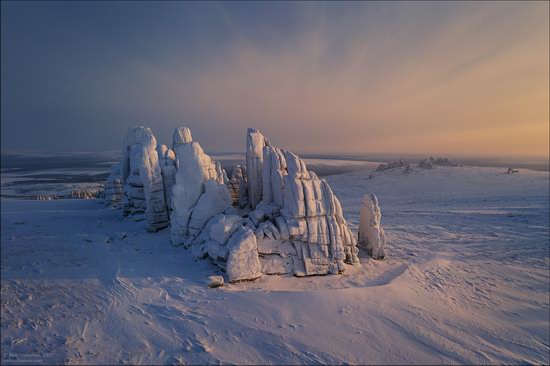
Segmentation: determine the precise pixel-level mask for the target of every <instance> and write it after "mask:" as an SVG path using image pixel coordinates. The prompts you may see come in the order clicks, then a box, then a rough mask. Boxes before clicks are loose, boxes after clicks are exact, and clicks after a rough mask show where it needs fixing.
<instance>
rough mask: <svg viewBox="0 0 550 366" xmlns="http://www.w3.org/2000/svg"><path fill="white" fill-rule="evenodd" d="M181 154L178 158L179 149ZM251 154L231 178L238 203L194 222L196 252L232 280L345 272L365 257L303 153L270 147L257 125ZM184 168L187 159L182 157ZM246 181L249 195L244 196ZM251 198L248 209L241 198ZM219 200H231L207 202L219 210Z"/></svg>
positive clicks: (249, 149)
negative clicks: (264, 274)
mask: <svg viewBox="0 0 550 366" xmlns="http://www.w3.org/2000/svg"><path fill="white" fill-rule="evenodd" d="M176 155H177V156H178V158H179V156H180V153H179V152H176ZM246 157H247V169H246V170H244V169H242V168H240V169H239V168H237V169H235V170H234V173H233V174H232V178H231V179H229V182H227V186H228V187H229V191H231V192H232V196H230V200H229V202H231V203H233V205H235V203H236V201H237V204H236V206H239V207H238V208H236V207H233V208H226V209H225V210H224V212H223V214H222V213H221V211H220V213H219V214H218V215H215V216H213V217H212V218H211V219H210V220H209V221H208V222H207V223H206V224H203V221H204V220H203V221H201V223H200V225H194V224H191V225H188V226H189V232H190V233H191V231H192V230H198V227H199V226H201V225H203V228H202V229H201V230H200V232H198V231H195V232H194V239H193V240H192V245H193V253H194V254H195V256H196V257H201V256H203V255H204V253H207V255H208V256H209V257H210V258H211V259H212V260H213V261H214V263H216V264H217V265H218V266H220V268H221V269H222V270H224V269H225V270H226V271H227V273H228V275H229V277H230V280H231V281H239V280H243V279H254V278H257V277H258V276H259V275H260V273H262V272H263V273H266V274H286V273H291V274H294V275H296V276H308V275H320V274H328V273H333V274H336V273H340V272H342V271H344V270H345V263H348V264H353V263H358V262H359V258H358V256H357V254H358V249H357V245H356V241H355V238H354V235H353V234H352V233H351V230H350V229H349V227H348V225H347V223H346V220H345V219H344V217H343V213H342V207H341V206H340V202H339V201H338V199H337V198H336V196H335V195H334V193H333V192H332V190H331V189H330V187H329V185H328V183H327V182H326V181H325V180H324V179H319V178H318V177H317V175H316V174H315V173H313V172H310V171H308V170H307V167H306V165H305V163H304V161H303V160H302V159H300V158H299V157H298V156H297V155H295V154H293V153H291V152H289V151H285V150H282V149H278V148H276V147H273V146H270V144H269V143H268V142H267V139H266V138H264V137H263V135H262V134H261V133H260V132H259V131H258V130H256V129H248V134H247V154H246ZM182 168H185V164H184V163H182V162H180V170H181V169H182ZM179 174H180V171H178V175H179ZM241 176H242V178H241ZM243 182H246V183H247V185H246V188H247V190H248V195H244V194H243V191H244V189H243V188H244V184H243ZM237 183H239V194H237V192H236V191H237ZM208 184H209V185H213V183H208ZM220 186H221V185H220ZM184 187H185V188H187V185H185V186H184ZM176 188H177V185H176ZM174 192H176V189H175V190H174ZM223 195H225V194H223ZM246 196H247V197H248V201H249V202H248V203H249V206H248V207H246V208H245V207H244V206H243V205H242V203H243V201H241V199H243V197H246ZM174 202H175V201H174ZM214 202H216V204H217V205H219V206H218V210H221V209H222V208H223V206H224V205H227V204H228V201H227V197H226V198H220V197H218V198H215V199H213V200H212V203H210V204H208V205H205V207H213V206H214ZM197 206H199V205H198V204H197ZM230 210H232V211H230ZM247 210H251V211H247ZM208 214H214V211H212V212H208ZM237 214H238V215H237ZM205 216H208V215H205ZM172 225H174V220H172ZM205 232H208V235H205ZM226 242H227V244H226Z"/></svg>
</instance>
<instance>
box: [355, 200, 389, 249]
mask: <svg viewBox="0 0 550 366" xmlns="http://www.w3.org/2000/svg"><path fill="white" fill-rule="evenodd" d="M381 219H382V213H381V212H380V207H379V206H378V199H377V198H376V195H374V194H366V195H365V196H364V197H363V201H362V204H361V211H360V213H359V237H358V245H359V246H360V247H363V248H365V249H366V250H367V254H368V255H370V256H371V257H372V258H374V259H382V258H384V257H385V256H386V253H385V251H384V248H385V246H386V235H385V233H384V229H382V227H380V220H381Z"/></svg>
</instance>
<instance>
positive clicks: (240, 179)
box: [227, 165, 248, 208]
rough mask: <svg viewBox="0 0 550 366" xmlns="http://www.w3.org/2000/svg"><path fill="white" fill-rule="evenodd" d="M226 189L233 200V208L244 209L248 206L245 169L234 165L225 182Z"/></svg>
mask: <svg viewBox="0 0 550 366" xmlns="http://www.w3.org/2000/svg"><path fill="white" fill-rule="evenodd" d="M227 188H228V189H229V193H230V194H231V199H232V200H233V206H238V207H240V208H244V207H245V206H246V205H248V188H247V181H246V167H243V166H240V165H236V166H235V167H234V168H233V171H232V172H231V178H229V180H228V182H227Z"/></svg>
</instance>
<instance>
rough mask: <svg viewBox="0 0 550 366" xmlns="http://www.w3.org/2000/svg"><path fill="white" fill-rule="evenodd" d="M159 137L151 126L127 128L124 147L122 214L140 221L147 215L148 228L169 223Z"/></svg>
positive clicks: (162, 226)
mask: <svg viewBox="0 0 550 366" xmlns="http://www.w3.org/2000/svg"><path fill="white" fill-rule="evenodd" d="M156 148H157V140H156V139H155V136H153V133H152V132H151V129H150V128H146V127H143V126H135V127H131V128H129V129H128V134H127V135H126V137H125V138H124V143H123V148H122V162H121V167H122V169H121V170H122V182H123V214H124V216H128V215H131V216H132V218H134V219H136V220H140V219H142V218H143V214H145V218H146V219H147V223H148V227H147V230H148V231H158V230H160V229H163V228H165V227H167V226H168V213H167V210H166V202H165V197H164V185H163V181H162V173H161V169H160V165H159V159H158V153H157V150H156Z"/></svg>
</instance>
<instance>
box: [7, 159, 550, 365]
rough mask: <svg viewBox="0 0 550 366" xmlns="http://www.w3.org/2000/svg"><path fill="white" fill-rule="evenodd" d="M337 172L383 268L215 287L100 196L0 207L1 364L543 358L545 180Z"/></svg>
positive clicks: (476, 171)
mask: <svg viewBox="0 0 550 366" xmlns="http://www.w3.org/2000/svg"><path fill="white" fill-rule="evenodd" d="M504 171H505V169H503V168H475V167H461V168H442V167H438V168H437V169H435V170H421V169H415V170H414V171H413V172H412V173H411V174H403V173H402V172H401V171H397V170H396V171H386V172H381V173H374V174H373V178H371V179H369V175H371V174H372V169H371V168H370V167H369V169H368V170H360V171H355V172H352V173H347V174H340V175H334V176H329V177H328V178H327V180H328V181H329V183H330V185H331V187H332V188H333V189H334V191H335V193H336V195H337V196H338V197H339V198H340V201H341V202H342V206H343V208H344V211H345V214H346V218H347V219H348V221H349V222H350V224H351V227H352V229H353V230H354V232H355V233H356V232H357V225H358V221H359V216H358V214H359V207H360V204H361V197H362V196H363V194H364V193H366V192H374V193H375V194H376V195H377V196H378V199H379V202H380V206H381V209H382V215H383V216H382V225H383V227H384V228H385V231H386V235H387V240H388V246H387V249H386V253H387V257H386V258H387V259H385V260H382V261H374V260H369V259H368V258H366V256H365V254H364V253H361V260H362V264H361V266H355V267H352V266H348V269H347V271H346V273H345V274H344V275H341V276H323V277H307V278H296V277H292V276H264V277H262V278H261V279H260V280H258V281H256V282H249V283H239V284H230V285H226V286H225V287H223V288H216V289H211V288H209V287H208V286H207V277H208V276H209V275H213V274H216V273H217V272H216V271H217V267H216V266H214V265H212V264H210V263H209V262H208V261H206V260H205V261H198V262H195V261H193V260H192V258H191V254H190V252H189V251H187V250H185V249H183V248H181V247H176V248H174V247H172V246H171V245H170V238H169V231H168V230H164V231H162V232H160V233H156V234H151V233H146V232H145V223H144V222H141V223H136V222H130V221H125V220H124V219H123V218H122V215H121V213H120V211H114V210H110V209H105V208H103V206H102V205H101V204H100V203H99V202H98V201H95V200H56V201H24V200H3V201H2V202H1V204H2V210H1V225H2V231H1V245H2V248H1V249H2V256H1V275H2V280H1V286H2V289H1V291H2V306H1V327H2V336H1V345H2V355H1V357H2V363H3V364H7V363H10V362H11V363H16V362H18V363H22V362H23V361H26V362H23V363H31V362H32V363H40V362H45V363H92V364H112V363H132V364H135V363H146V364H164V363H170V364H174V363H176V364H177V363H182V364H188V363H192V364H193V363H194V364H197V363H200V364H204V363H237V364H266V363H269V364H281V363H284V364H303V363H309V364H318V363H329V364H341V363H360V364H368V363H375V364H396V363H407V364H409V363H422V364H426V363H436V364H441V363H467V364H471V363H484V364H487V363H490V364H494V363H505V364H510V363H522V364H524V363H542V364H548V363H549V362H550V356H549V352H550V348H549V345H550V339H549V338H550V336H549V330H550V323H549V316H550V314H549V291H550V288H549V286H550V285H549V283H550V280H549V267H550V260H549V257H550V255H549V240H550V238H549V220H550V216H549V189H550V187H549V173H548V172H535V171H528V170H521V171H520V172H519V173H517V174H505V173H504Z"/></svg>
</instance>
